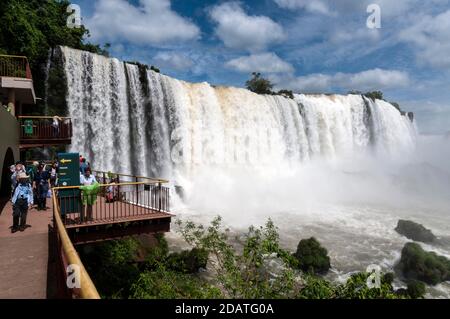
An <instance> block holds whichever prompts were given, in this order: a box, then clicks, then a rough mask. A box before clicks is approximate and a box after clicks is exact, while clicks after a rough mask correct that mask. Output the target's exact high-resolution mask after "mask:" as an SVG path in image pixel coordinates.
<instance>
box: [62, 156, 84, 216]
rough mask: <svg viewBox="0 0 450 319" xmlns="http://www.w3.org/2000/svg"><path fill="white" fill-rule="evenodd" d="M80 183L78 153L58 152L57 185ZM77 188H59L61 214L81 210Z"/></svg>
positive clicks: (64, 185)
mask: <svg viewBox="0 0 450 319" xmlns="http://www.w3.org/2000/svg"><path fill="white" fill-rule="evenodd" d="M79 185H80V155H79V154H78V153H59V154H58V186H59V187H66V186H79ZM80 196H81V195H80V190H79V189H67V190H64V189H63V190H60V191H59V192H58V199H59V204H60V206H59V207H60V211H61V215H65V214H68V213H80V212H81V197H80Z"/></svg>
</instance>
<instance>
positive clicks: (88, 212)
mask: <svg viewBox="0 0 450 319" xmlns="http://www.w3.org/2000/svg"><path fill="white" fill-rule="evenodd" d="M80 183H81V185H83V186H91V185H93V184H96V183H97V180H96V179H95V176H94V175H91V169H90V168H86V170H85V172H84V175H81V176H80ZM87 194H88V195H86V194H85V193H84V192H83V196H87V197H83V202H84V204H83V207H82V213H81V220H82V221H86V220H87V221H92V220H93V219H94V218H93V212H92V204H93V203H94V202H95V199H96V197H97V194H96V193H95V194H90V193H87Z"/></svg>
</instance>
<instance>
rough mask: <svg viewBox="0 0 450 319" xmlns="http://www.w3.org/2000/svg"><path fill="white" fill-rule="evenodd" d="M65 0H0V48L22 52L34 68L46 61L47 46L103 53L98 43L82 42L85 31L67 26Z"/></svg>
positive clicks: (82, 27) (6, 52)
mask: <svg viewBox="0 0 450 319" xmlns="http://www.w3.org/2000/svg"><path fill="white" fill-rule="evenodd" d="M69 4H70V2H69V1H66V0H61V1H59V0H2V5H1V6H2V10H1V11H0V21H1V22H2V23H1V24H0V51H1V52H2V53H3V54H11V55H25V56H27V57H28V59H29V62H30V64H31V67H32V68H33V69H34V68H36V67H37V65H38V64H39V63H42V62H43V61H46V59H47V56H48V50H49V48H53V47H55V46H58V45H65V46H70V47H73V48H76V49H82V50H87V51H91V52H95V53H100V54H105V53H106V52H105V50H103V49H102V48H100V47H99V46H98V45H94V44H91V43H85V42H84V39H85V38H86V37H89V31H88V30H87V29H86V28H85V27H84V26H81V27H80V28H68V27H67V25H66V24H67V18H68V16H69V13H67V7H68V5H69Z"/></svg>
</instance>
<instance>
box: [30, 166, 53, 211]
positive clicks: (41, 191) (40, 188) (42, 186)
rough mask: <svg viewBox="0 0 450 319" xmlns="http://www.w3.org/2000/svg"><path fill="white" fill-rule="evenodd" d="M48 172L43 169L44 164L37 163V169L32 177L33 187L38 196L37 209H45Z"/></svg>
mask: <svg viewBox="0 0 450 319" xmlns="http://www.w3.org/2000/svg"><path fill="white" fill-rule="evenodd" d="M49 180H50V174H49V172H48V171H46V170H44V165H43V164H42V163H41V164H39V167H38V171H37V173H36V176H35V177H34V187H33V188H34V189H35V190H36V192H37V197H38V210H46V209H47V194H48V190H49Z"/></svg>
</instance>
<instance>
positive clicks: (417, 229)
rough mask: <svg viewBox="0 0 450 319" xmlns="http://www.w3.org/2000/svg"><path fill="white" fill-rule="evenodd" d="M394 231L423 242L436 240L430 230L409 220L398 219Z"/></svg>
mask: <svg viewBox="0 0 450 319" xmlns="http://www.w3.org/2000/svg"><path fill="white" fill-rule="evenodd" d="M395 231H396V232H397V233H399V234H400V235H403V236H405V237H406V238H409V239H412V240H415V241H421V242H423V243H432V242H434V241H435V240H436V236H434V235H433V233H432V232H431V230H429V229H426V228H425V227H423V226H422V225H421V224H418V223H415V222H413V221H410V220H399V221H398V224H397V227H396V228H395Z"/></svg>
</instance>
